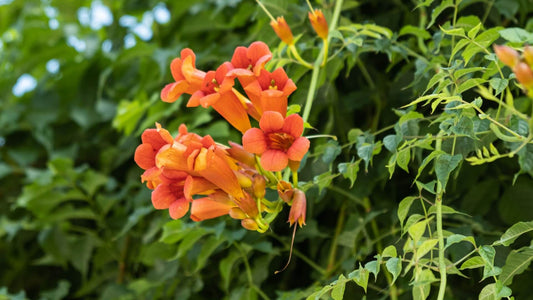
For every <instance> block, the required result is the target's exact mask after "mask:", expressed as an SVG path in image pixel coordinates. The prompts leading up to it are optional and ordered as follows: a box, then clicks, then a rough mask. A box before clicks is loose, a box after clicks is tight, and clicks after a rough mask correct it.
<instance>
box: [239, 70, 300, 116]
mask: <svg viewBox="0 0 533 300" xmlns="http://www.w3.org/2000/svg"><path fill="white" fill-rule="evenodd" d="M295 90H296V85H295V84H294V82H293V81H292V80H291V79H290V78H289V77H288V76H287V73H285V70H283V68H277V69H276V70H274V72H272V73H270V72H269V71H267V70H264V69H263V70H261V72H260V75H259V76H258V77H257V79H256V80H254V81H252V82H251V83H250V84H248V85H246V86H245V87H244V91H245V92H246V94H247V95H248V97H249V98H250V101H251V102H252V104H253V106H254V108H255V109H256V110H257V112H258V113H259V115H261V114H263V112H265V111H277V112H279V113H280V114H281V115H282V116H285V115H286V114H287V102H288V97H289V95H290V94H291V93H292V92H294V91H295Z"/></svg>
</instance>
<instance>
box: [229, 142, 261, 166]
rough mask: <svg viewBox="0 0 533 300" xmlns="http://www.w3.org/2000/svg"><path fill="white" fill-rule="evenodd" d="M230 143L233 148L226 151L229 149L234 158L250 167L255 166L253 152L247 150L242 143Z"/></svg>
mask: <svg viewBox="0 0 533 300" xmlns="http://www.w3.org/2000/svg"><path fill="white" fill-rule="evenodd" d="M228 143H229V145H230V146H231V148H229V149H227V150H226V151H228V153H229V155H230V156H231V157H232V158H234V159H236V160H237V161H239V162H241V163H243V164H245V165H248V166H250V167H253V166H255V158H254V155H253V154H252V153H249V152H247V151H246V150H244V148H243V147H242V146H241V145H239V144H237V143H234V142H231V141H230V142H228Z"/></svg>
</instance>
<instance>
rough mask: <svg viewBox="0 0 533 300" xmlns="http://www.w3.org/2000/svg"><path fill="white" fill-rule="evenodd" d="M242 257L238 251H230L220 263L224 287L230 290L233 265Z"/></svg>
mask: <svg viewBox="0 0 533 300" xmlns="http://www.w3.org/2000/svg"><path fill="white" fill-rule="evenodd" d="M239 258H241V255H240V254H239V252H237V251H232V252H230V253H229V255H228V256H226V257H225V258H224V259H222V260H221V261H220V263H219V265H218V269H219V271H220V276H221V277H222V286H223V287H224V290H226V291H227V290H228V288H229V284H230V280H231V275H232V273H231V270H232V269H233V266H234V265H235V263H236V262H237V260H238V259H239Z"/></svg>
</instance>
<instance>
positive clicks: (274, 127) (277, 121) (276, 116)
mask: <svg viewBox="0 0 533 300" xmlns="http://www.w3.org/2000/svg"><path fill="white" fill-rule="evenodd" d="M259 127H261V129H262V130H263V132H265V133H269V132H274V131H279V130H281V128H283V116H282V115H281V114H280V113H279V112H277V111H265V112H263V115H262V116H261V120H259Z"/></svg>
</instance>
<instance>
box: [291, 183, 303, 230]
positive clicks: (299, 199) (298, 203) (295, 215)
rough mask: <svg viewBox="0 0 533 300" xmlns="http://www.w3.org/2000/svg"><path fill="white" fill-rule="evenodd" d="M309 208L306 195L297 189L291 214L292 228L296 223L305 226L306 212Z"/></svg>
mask: <svg viewBox="0 0 533 300" xmlns="http://www.w3.org/2000/svg"><path fill="white" fill-rule="evenodd" d="M306 207H307V200H306V198H305V193H304V192H302V191H301V190H298V189H295V190H294V196H293V198H292V206H291V210H290V212H289V224H290V226H292V225H293V224H294V223H295V222H298V225H299V226H300V227H302V225H305V212H306V209H307V208H306Z"/></svg>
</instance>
